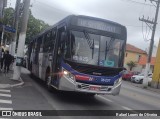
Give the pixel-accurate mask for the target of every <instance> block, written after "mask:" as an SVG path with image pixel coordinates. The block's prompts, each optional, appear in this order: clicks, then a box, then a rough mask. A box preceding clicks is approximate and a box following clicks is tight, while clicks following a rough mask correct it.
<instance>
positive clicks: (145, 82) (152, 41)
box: [139, 0, 160, 88]
mask: <svg viewBox="0 0 160 119" xmlns="http://www.w3.org/2000/svg"><path fill="white" fill-rule="evenodd" d="M150 1H151V2H155V3H156V14H155V19H154V20H152V21H151V20H149V19H144V17H143V18H139V20H140V21H142V22H145V23H146V24H147V25H148V26H149V27H150V28H151V29H152V36H151V41H150V47H149V53H148V58H147V63H146V68H145V73H144V79H143V87H144V88H147V87H148V73H149V71H150V62H151V57H152V50H153V45H154V35H155V31H156V25H157V19H158V12H159V5H160V0H150ZM149 24H151V25H152V27H151V26H150V25H149Z"/></svg>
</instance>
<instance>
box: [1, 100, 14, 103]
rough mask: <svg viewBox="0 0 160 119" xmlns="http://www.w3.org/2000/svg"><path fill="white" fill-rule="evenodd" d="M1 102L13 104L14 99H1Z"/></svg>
mask: <svg viewBox="0 0 160 119" xmlns="http://www.w3.org/2000/svg"><path fill="white" fill-rule="evenodd" d="M0 103H7V104H12V100H1V99H0Z"/></svg>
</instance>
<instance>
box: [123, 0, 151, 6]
mask: <svg viewBox="0 0 160 119" xmlns="http://www.w3.org/2000/svg"><path fill="white" fill-rule="evenodd" d="M121 1H126V2H132V3H135V4H141V5H147V6H154V5H153V4H152V5H151V4H147V3H142V2H137V1H134V0H121Z"/></svg>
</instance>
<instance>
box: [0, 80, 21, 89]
mask: <svg viewBox="0 0 160 119" xmlns="http://www.w3.org/2000/svg"><path fill="white" fill-rule="evenodd" d="M12 80H13V79H12ZM18 81H20V83H17V84H13V85H11V84H1V85H0V88H13V87H18V86H22V85H24V81H23V80H22V78H21V77H20V80H18Z"/></svg>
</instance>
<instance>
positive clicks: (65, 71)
mask: <svg viewBox="0 0 160 119" xmlns="http://www.w3.org/2000/svg"><path fill="white" fill-rule="evenodd" d="M63 75H64V77H66V78H68V79H70V80H72V81H75V80H74V75H73V74H71V73H70V72H69V71H67V70H65V69H63Z"/></svg>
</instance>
